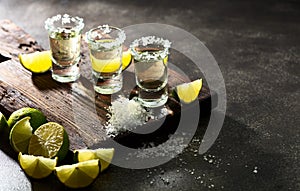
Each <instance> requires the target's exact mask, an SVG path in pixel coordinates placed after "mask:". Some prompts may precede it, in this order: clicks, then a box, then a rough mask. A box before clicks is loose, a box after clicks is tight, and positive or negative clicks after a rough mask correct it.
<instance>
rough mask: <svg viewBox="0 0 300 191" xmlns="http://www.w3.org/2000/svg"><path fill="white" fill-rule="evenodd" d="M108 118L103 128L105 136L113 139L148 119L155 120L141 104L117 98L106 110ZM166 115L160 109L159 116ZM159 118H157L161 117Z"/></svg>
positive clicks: (134, 100) (165, 112)
mask: <svg viewBox="0 0 300 191" xmlns="http://www.w3.org/2000/svg"><path fill="white" fill-rule="evenodd" d="M108 112H109V113H108V114H107V115H108V118H109V120H108V121H107V123H106V125H105V128H106V134H107V135H109V136H110V137H115V136H116V135H118V134H119V133H121V132H125V131H132V130H134V129H135V128H137V127H138V126H141V125H143V124H145V123H146V122H147V121H149V120H150V119H156V118H157V117H158V116H154V114H153V112H152V110H149V109H146V108H144V107H143V106H142V105H141V103H140V102H139V101H138V100H137V99H136V98H133V99H131V100H129V99H128V98H125V97H124V96H119V97H118V98H117V99H116V100H114V101H113V102H112V103H111V106H109V108H108ZM166 114H167V109H166V108H162V109H161V114H160V115H161V116H163V115H166ZM161 116H159V117H161Z"/></svg>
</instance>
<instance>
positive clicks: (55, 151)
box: [28, 122, 69, 160]
mask: <svg viewBox="0 0 300 191" xmlns="http://www.w3.org/2000/svg"><path fill="white" fill-rule="evenodd" d="M68 150H69V138H68V134H67V133H66V131H65V129H64V127H63V126H61V125H59V124H58V123H55V122H48V123H45V124H44V125H41V126H40V127H39V128H37V129H36V130H35V132H34V134H33V135H32V137H31V139H30V142H29V147H28V153H29V154H31V155H35V156H44V157H48V158H53V157H55V156H57V157H58V159H59V160H63V159H64V158H65V156H66V155H67V153H68Z"/></svg>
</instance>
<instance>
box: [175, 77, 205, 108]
mask: <svg viewBox="0 0 300 191" xmlns="http://www.w3.org/2000/svg"><path fill="white" fill-rule="evenodd" d="M201 88H202V79H198V80H194V81H192V82H189V83H184V84H180V85H178V86H176V87H175V90H174V91H173V93H174V94H175V95H176V96H178V98H179V100H180V101H182V102H184V103H191V102H193V101H195V100H196V99H197V97H198V95H199V92H200V90H201Z"/></svg>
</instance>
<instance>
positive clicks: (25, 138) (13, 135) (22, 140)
mask: <svg viewBox="0 0 300 191" xmlns="http://www.w3.org/2000/svg"><path fill="white" fill-rule="evenodd" d="M29 120H30V117H25V118H23V119H21V120H20V121H18V122H17V123H16V124H15V125H14V126H13V128H12V129H11V131H10V134H9V140H10V144H11V146H12V147H13V149H14V150H15V151H16V152H21V153H27V149H28V145H29V141H30V138H31V136H32V127H31V126H30V123H29Z"/></svg>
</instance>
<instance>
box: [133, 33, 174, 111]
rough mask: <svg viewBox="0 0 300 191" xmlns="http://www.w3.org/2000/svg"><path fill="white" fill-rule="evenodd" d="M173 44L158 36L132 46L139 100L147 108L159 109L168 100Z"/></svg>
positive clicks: (141, 39)
mask: <svg viewBox="0 0 300 191" xmlns="http://www.w3.org/2000/svg"><path fill="white" fill-rule="evenodd" d="M170 47H171V42H170V41H168V40H165V39H162V38H160V37H156V36H147V37H142V38H139V39H136V40H134V41H133V42H132V43H131V45H130V50H131V54H132V56H133V63H134V69H135V79H136V84H137V85H138V87H139V95H138V100H139V101H140V102H141V103H142V105H144V106H145V107H159V106H162V105H164V104H165V103H166V102H167V100H168V90H167V87H166V85H167V83H168V54H169V48H170Z"/></svg>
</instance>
